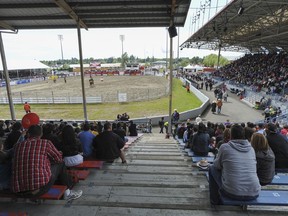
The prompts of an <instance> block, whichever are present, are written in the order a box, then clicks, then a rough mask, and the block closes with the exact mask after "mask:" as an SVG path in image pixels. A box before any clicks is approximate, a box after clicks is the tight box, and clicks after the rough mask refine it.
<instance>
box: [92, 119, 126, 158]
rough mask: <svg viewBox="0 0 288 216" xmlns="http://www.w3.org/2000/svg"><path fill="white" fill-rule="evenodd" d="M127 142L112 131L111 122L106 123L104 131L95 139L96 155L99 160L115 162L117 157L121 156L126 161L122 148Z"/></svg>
mask: <svg viewBox="0 0 288 216" xmlns="http://www.w3.org/2000/svg"><path fill="white" fill-rule="evenodd" d="M124 145H125V142H124V140H123V139H121V137H120V136H119V135H117V134H115V133H113V132H112V126H111V123H110V122H106V123H105V124H104V131H103V132H102V133H101V134H99V135H98V136H96V137H95V138H94V140H93V150H94V157H95V158H96V159H98V160H105V161H109V162H113V161H114V160H115V159H116V158H119V157H120V158H121V160H122V163H126V159H125V155H124V153H123V151H122V150H121V149H122V148H123V147H124Z"/></svg>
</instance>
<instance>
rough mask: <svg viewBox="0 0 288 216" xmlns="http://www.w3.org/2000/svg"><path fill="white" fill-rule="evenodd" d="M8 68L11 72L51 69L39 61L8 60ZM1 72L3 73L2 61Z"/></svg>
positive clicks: (0, 63)
mask: <svg viewBox="0 0 288 216" xmlns="http://www.w3.org/2000/svg"><path fill="white" fill-rule="evenodd" d="M7 68H8V71H9V70H27V69H49V68H50V67H49V66H47V65H45V64H43V63H41V62H39V61H37V60H9V59H7ZM0 71H3V66H2V61H0Z"/></svg>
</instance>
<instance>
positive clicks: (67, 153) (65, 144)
mask: <svg viewBox="0 0 288 216" xmlns="http://www.w3.org/2000/svg"><path fill="white" fill-rule="evenodd" d="M60 146H61V147H60V148H61V151H62V153H63V160H64V162H65V165H66V166H68V167H71V166H76V165H79V164H81V163H83V156H82V154H83V150H82V146H81V143H80V141H79V139H78V138H77V137H76V134H75V131H74V128H73V127H72V126H71V125H66V126H64V127H63V129H62V133H61V145H60Z"/></svg>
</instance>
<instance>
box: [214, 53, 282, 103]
mask: <svg viewBox="0 0 288 216" xmlns="http://www.w3.org/2000/svg"><path fill="white" fill-rule="evenodd" d="M214 76H217V77H221V78H222V80H233V81H234V82H235V83H236V84H241V85H245V86H250V87H252V88H253V89H254V90H255V91H261V90H263V89H264V90H265V91H266V93H267V94H272V93H276V94H282V93H283V90H285V89H287V88H288V55H287V53H284V52H280V53H270V54H263V53H259V54H246V55H245V56H244V57H242V58H240V59H238V60H235V61H233V62H232V63H230V64H229V65H226V66H224V67H222V68H220V69H219V70H218V71H216V72H214ZM286 96H287V95H286ZM287 97H288V96H287ZM286 99H287V98H286Z"/></svg>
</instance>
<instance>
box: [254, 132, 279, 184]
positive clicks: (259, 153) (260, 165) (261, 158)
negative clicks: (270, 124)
mask: <svg viewBox="0 0 288 216" xmlns="http://www.w3.org/2000/svg"><path fill="white" fill-rule="evenodd" d="M251 145H252V147H253V148H254V150H255V153H256V160H257V175H258V178H259V182H260V184H261V185H262V186H263V185H267V184H270V183H271V182H272V180H273V178H274V175H275V155H274V153H273V151H272V149H271V148H270V147H269V145H268V142H267V139H266V137H265V136H264V135H263V134H260V133H254V134H253V135H252V138H251Z"/></svg>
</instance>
